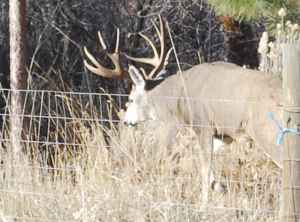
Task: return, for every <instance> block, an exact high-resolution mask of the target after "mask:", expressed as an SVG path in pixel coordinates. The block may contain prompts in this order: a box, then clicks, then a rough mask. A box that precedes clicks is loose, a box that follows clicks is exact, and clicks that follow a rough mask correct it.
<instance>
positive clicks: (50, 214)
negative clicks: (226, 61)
mask: <svg viewBox="0 0 300 222" xmlns="http://www.w3.org/2000/svg"><path fill="white" fill-rule="evenodd" d="M3 98H4V100H6V101H9V98H10V91H9V90H4V91H3ZM163 99H164V100H165V101H169V100H172V99H173V100H174V102H178V101H179V100H178V98H163ZM127 100H128V96H127V95H111V94H92V93H89V94H87V93H74V92H54V91H26V109H24V114H23V117H24V131H26V133H25V135H26V136H25V138H23V141H22V143H23V146H24V148H25V152H24V155H23V156H22V161H21V162H20V163H19V164H18V165H17V166H12V165H11V149H10V147H11V143H12V141H11V140H10V132H9V119H10V118H13V117H11V116H10V114H9V103H7V104H8V105H7V106H6V107H4V108H3V109H2V111H1V117H2V118H1V121H2V122H1V126H2V130H1V146H2V149H1V167H0V177H1V180H0V190H1V191H0V215H1V220H2V221H275V220H277V219H278V216H279V213H280V208H281V189H282V187H281V178H282V171H281V169H280V168H279V167H278V166H277V165H276V164H274V163H273V161H272V160H271V158H269V157H268V156H267V155H266V154H265V152H264V151H263V150H262V149H261V148H260V147H259V146H258V145H257V144H259V143H260V138H259V137H258V138H256V140H257V141H255V142H253V141H248V140H247V138H246V137H243V134H244V132H245V131H251V129H248V128H247V126H244V125H241V126H239V127H236V124H235V123H234V124H232V125H230V124H227V125H222V124H224V123H225V122H226V123H228V119H232V121H233V122H234V120H235V119H236V118H237V116H238V113H236V112H237V110H238V109H237V107H242V109H243V110H245V112H249V111H250V110H251V109H252V108H253V106H254V107H256V109H255V110H256V111H257V110H267V109H270V108H269V107H268V108H267V109H262V108H261V107H266V105H263V104H254V103H243V102H235V101H217V100H199V99H197V100H196V99H195V100H189V103H190V104H192V105H193V104H199V103H201V104H202V103H206V102H209V103H210V104H211V106H212V107H224V108H225V107H226V109H228V107H231V110H232V116H230V117H228V116H226V117H225V116H224V119H223V120H224V121H223V122H222V121H221V122H218V123H217V124H218V127H216V126H214V125H213V124H212V125H203V123H201V122H200V123H196V122H194V123H195V124H191V123H188V124H187V123H186V122H183V120H184V118H182V119H180V118H179V120H178V121H177V122H170V121H161V122H158V121H149V122H145V123H142V124H140V125H139V126H137V127H126V126H125V125H124V124H123V123H122V121H120V120H119V119H120V118H121V119H122V116H123V115H124V111H123V110H120V108H121V107H124V104H125V102H126V101H127ZM185 102H186V100H185ZM185 102H184V101H183V102H182V103H183V104H184V103H185ZM220 104H221V105H220ZM193 107H196V106H195V105H193ZM272 109H273V108H272ZM219 111H220V110H217V109H216V110H215V112H219ZM197 112H199V113H202V112H204V110H199V111H198V110H197ZM221 112H222V110H221ZM170 115H173V114H171V113H170ZM268 115H269V114H267V115H265V114H264V115H262V117H263V118H266V116H268ZM251 118H253V117H251ZM270 119H271V118H270ZM225 120H226V121H225ZM247 121H248V122H249V120H246V122H247ZM260 121H263V119H260ZM203 128H206V129H209V130H210V131H213V129H215V128H217V133H218V134H219V136H218V137H216V138H215V139H214V140H213V141H210V144H211V147H213V149H210V148H209V149H204V148H201V144H203V143H202V140H204V139H205V138H202V137H201V136H200V137H199V135H198V134H197V133H196V132H198V131H197V130H198V129H203ZM191 129H193V130H191ZM224 130H226V132H228V130H232V132H234V133H236V134H237V135H238V136H236V138H240V139H239V140H233V141H232V140H231V139H230V138H229V137H224V136H220V135H222V133H220V132H223V131H224ZM253 131H255V132H256V133H257V135H275V134H276V135H278V133H279V131H278V129H277V126H276V124H275V123H274V125H272V126H270V128H269V129H261V128H259V127H257V128H256V129H254V130H253ZM263 131H267V132H271V133H272V134H265V132H263ZM239 134H241V135H242V136H239ZM269 141H270V143H269V144H267V145H266V144H264V145H265V146H267V147H265V150H267V152H268V149H269V150H270V149H271V148H273V147H274V146H275V145H274V144H272V143H273V142H274V138H271V137H270V140H269ZM275 141H276V140H275ZM279 158H280V157H279ZM13 167H15V168H17V169H18V171H17V172H18V173H16V171H12V168H13ZM208 172H212V174H210V175H213V180H212V181H209V182H207V181H206V180H205V178H206V176H207V174H208ZM210 179H211V178H210ZM206 184H208V186H209V187H210V188H209V189H207V188H206ZM216 184H219V189H217V186H216ZM220 187H221V188H222V189H224V191H222V189H221V188H220ZM203 191H205V192H203Z"/></svg>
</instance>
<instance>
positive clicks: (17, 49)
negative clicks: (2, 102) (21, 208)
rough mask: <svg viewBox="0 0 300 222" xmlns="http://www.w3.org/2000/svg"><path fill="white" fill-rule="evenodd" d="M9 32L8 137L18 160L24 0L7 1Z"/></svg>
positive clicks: (23, 77) (22, 97) (23, 70)
mask: <svg viewBox="0 0 300 222" xmlns="http://www.w3.org/2000/svg"><path fill="white" fill-rule="evenodd" d="M9 34H10V42H9V44H10V87H11V110H10V111H11V118H10V138H11V149H12V158H13V161H14V162H15V163H18V162H19V158H20V154H21V153H22V150H23V144H22V141H21V139H22V133H23V132H24V131H23V117H22V115H23V113H24V102H25V95H26V94H25V92H24V91H23V92H22V91H20V90H24V89H27V78H28V73H27V70H26V60H27V59H26V58H27V55H26V47H27V41H26V1H25V0H10V1H9Z"/></svg>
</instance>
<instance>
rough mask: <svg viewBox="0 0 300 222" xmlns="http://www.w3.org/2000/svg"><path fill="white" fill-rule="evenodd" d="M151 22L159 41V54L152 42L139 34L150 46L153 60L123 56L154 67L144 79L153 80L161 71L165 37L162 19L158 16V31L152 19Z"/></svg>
mask: <svg viewBox="0 0 300 222" xmlns="http://www.w3.org/2000/svg"><path fill="white" fill-rule="evenodd" d="M151 22H152V24H153V26H154V28H155V30H156V33H157V36H158V38H159V41H160V45H161V49H160V54H159V53H158V52H157V49H156V47H155V45H154V43H153V41H152V40H151V39H150V38H149V37H148V36H146V35H144V34H143V33H139V34H140V36H141V37H142V38H144V39H145V40H146V41H147V42H148V43H149V45H150V46H151V48H152V50H153V53H154V56H153V58H135V57H131V56H129V55H127V54H125V56H126V57H127V58H128V59H131V60H133V61H136V62H140V63H145V64H148V65H151V66H154V69H153V70H152V71H151V72H150V73H149V74H146V76H145V78H146V79H154V78H155V77H156V76H157V74H158V73H159V72H160V71H161V70H162V69H163V66H164V62H165V58H166V50H165V38H166V37H165V24H164V22H163V19H162V18H161V16H160V15H159V23H160V29H159V28H158V27H157V25H156V24H155V22H154V21H153V20H152V19H151Z"/></svg>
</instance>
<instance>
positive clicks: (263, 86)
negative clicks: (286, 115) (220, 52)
mask: <svg viewBox="0 0 300 222" xmlns="http://www.w3.org/2000/svg"><path fill="white" fill-rule="evenodd" d="M133 70H135V71H133ZM129 73H130V76H131V78H132V79H133V82H134V84H135V89H134V90H133V91H132V92H131V94H130V97H129V98H130V102H129V107H128V108H127V111H126V115H125V120H124V121H125V122H126V123H127V124H131V125H135V124H137V123H139V122H142V121H146V120H149V119H155V120H158V121H163V122H170V123H179V124H185V125H187V126H192V128H193V129H194V131H196V132H197V134H198V135H199V138H200V144H201V146H202V149H204V151H207V152H208V149H209V148H210V145H209V144H210V143H211V141H210V138H211V132H212V131H213V133H214V134H215V135H227V136H230V137H231V138H233V139H237V140H240V139H245V140H249V139H250V140H254V141H255V142H256V144H257V145H258V146H260V147H261V148H262V149H263V150H264V151H265V153H266V154H267V155H268V156H270V157H271V158H272V159H273V161H274V162H275V163H276V164H277V165H279V166H281V160H280V158H281V147H278V146H276V140H277V138H278V133H279V132H278V129H277V126H276V124H275V123H274V122H273V120H272V119H271V117H270V111H272V112H273V114H274V116H275V118H276V119H277V120H278V121H279V122H281V123H282V121H280V120H282V117H281V113H280V110H279V104H280V102H281V95H282V94H281V92H282V80H281V78H279V77H276V76H272V75H269V74H266V73H262V72H259V71H256V70H249V69H244V68H241V67H238V66H236V65H234V64H230V63H225V62H215V63H211V64H208V63H206V64H200V65H197V66H195V67H193V68H192V69H190V70H187V71H185V72H183V73H182V77H181V76H180V74H176V75H172V76H170V77H168V78H166V79H165V80H151V81H149V80H148V81H146V80H145V79H144V80H143V75H142V74H140V73H139V71H138V70H137V69H133V68H130V69H129ZM135 75H139V76H138V77H137V76H135ZM137 78H139V79H140V80H136V79H137ZM142 81H145V82H144V83H143V82H142ZM156 81H158V83H155V82H156ZM151 84H152V85H155V86H154V88H153V86H150V87H149V85H151ZM148 88H151V89H150V90H148ZM186 98H188V100H187V99H186ZM229 100H230V101H229ZM232 101H236V102H232ZM201 134H203V135H201Z"/></svg>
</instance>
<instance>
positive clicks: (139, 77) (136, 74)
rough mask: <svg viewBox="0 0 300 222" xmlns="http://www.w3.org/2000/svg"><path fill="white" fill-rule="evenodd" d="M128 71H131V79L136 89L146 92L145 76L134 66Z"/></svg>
mask: <svg viewBox="0 0 300 222" xmlns="http://www.w3.org/2000/svg"><path fill="white" fill-rule="evenodd" d="M128 71H129V75H130V78H131V80H132V82H133V84H134V85H135V87H136V89H137V90H141V91H143V90H145V89H146V80H145V77H144V75H143V74H142V73H140V71H139V70H138V69H137V68H135V67H134V66H130V67H129V70H128Z"/></svg>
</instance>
